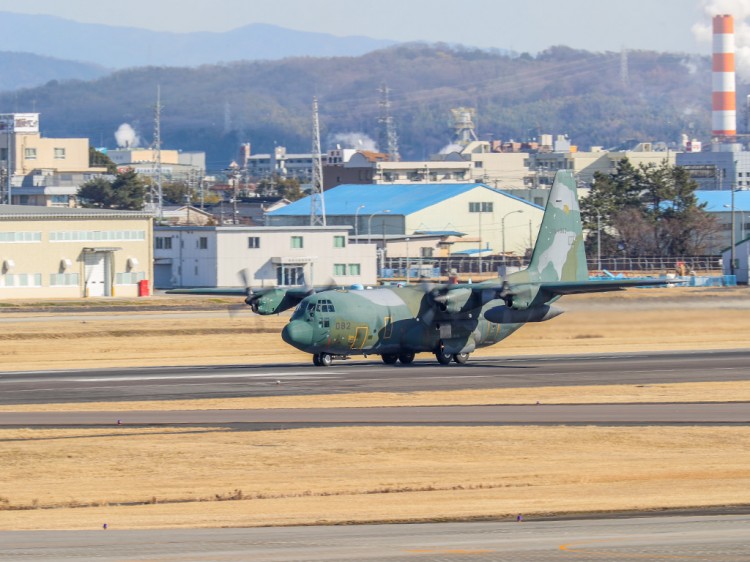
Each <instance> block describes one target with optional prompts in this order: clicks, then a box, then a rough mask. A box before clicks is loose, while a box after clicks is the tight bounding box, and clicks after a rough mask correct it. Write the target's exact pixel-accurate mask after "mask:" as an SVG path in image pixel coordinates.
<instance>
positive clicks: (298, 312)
mask: <svg viewBox="0 0 750 562" xmlns="http://www.w3.org/2000/svg"><path fill="white" fill-rule="evenodd" d="M316 311H317V312H336V309H335V308H334V306H333V303H332V302H331V301H330V300H329V299H319V300H318V301H317V302H309V301H302V302H301V303H299V304H298V305H297V308H295V309H294V313H293V314H292V318H291V320H304V319H308V318H312V317H313V316H314V314H315V312H316Z"/></svg>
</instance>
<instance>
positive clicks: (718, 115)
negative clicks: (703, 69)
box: [711, 15, 737, 137]
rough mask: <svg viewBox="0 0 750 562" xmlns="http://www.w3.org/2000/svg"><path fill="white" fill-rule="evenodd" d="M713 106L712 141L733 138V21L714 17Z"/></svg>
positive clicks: (735, 111) (731, 18)
mask: <svg viewBox="0 0 750 562" xmlns="http://www.w3.org/2000/svg"><path fill="white" fill-rule="evenodd" d="M713 23H714V52H713V55H714V56H713V65H712V66H713V103H712V104H711V109H712V114H711V122H712V128H713V131H712V134H713V136H714V137H733V136H735V135H736V134H737V102H736V94H735V77H734V18H733V17H732V16H729V15H723V16H714V20H713Z"/></svg>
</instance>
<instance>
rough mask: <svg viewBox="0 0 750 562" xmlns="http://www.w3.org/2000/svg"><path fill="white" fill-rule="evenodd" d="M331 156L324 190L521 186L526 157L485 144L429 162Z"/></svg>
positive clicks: (361, 153)
mask: <svg viewBox="0 0 750 562" xmlns="http://www.w3.org/2000/svg"><path fill="white" fill-rule="evenodd" d="M338 152H340V153H341V155H338V153H334V151H331V152H330V153H329V156H328V159H327V161H326V163H325V164H324V166H323V187H324V188H325V189H330V188H331V187H335V186H337V185H343V184H353V183H374V184H384V183H399V184H403V183H457V182H469V183H479V182H483V183H489V184H493V185H495V186H496V187H502V188H504V187H510V186H512V185H517V186H522V185H523V179H524V177H525V176H526V175H527V172H528V168H526V166H525V161H526V159H527V156H528V155H527V154H524V153H502V152H493V151H492V145H491V144H490V143H489V142H486V141H472V142H470V143H469V144H468V145H467V146H465V147H463V148H462V149H461V150H460V151H455V152H450V153H447V154H437V155H435V156H433V157H432V158H431V159H430V160H424V161H416V162H403V161H399V162H391V161H389V160H388V159H387V156H386V155H385V154H382V153H379V152H369V151H349V152H346V151H338Z"/></svg>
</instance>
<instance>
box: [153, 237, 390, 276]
mask: <svg viewBox="0 0 750 562" xmlns="http://www.w3.org/2000/svg"><path fill="white" fill-rule="evenodd" d="M154 248H155V249H154V256H155V266H154V268H155V275H156V277H155V284H156V287H157V288H172V287H238V286H242V277H241V274H242V272H243V271H246V272H247V274H248V279H249V281H250V283H251V285H252V286H253V287H275V286H280V285H283V286H290V285H291V286H300V285H305V284H327V283H330V282H331V281H332V280H333V282H335V283H337V284H342V285H351V284H354V283H362V284H374V283H375V282H376V281H377V272H376V254H375V246H374V245H373V244H370V245H361V246H360V245H350V244H349V242H348V229H347V228H342V227H340V226H339V227H310V226H306V227H305V226H299V227H295V228H288V227H272V228H268V227H251V226H212V227H208V226H207V227H188V226H184V227H161V226H157V227H156V228H155V238H154Z"/></svg>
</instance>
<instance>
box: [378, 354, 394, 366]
mask: <svg viewBox="0 0 750 562" xmlns="http://www.w3.org/2000/svg"><path fill="white" fill-rule="evenodd" d="M381 357H382V359H383V363H385V364H386V365H393V364H394V363H395V362H396V361H398V355H396V354H395V353H384V354H383V355H382V356H381Z"/></svg>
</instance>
